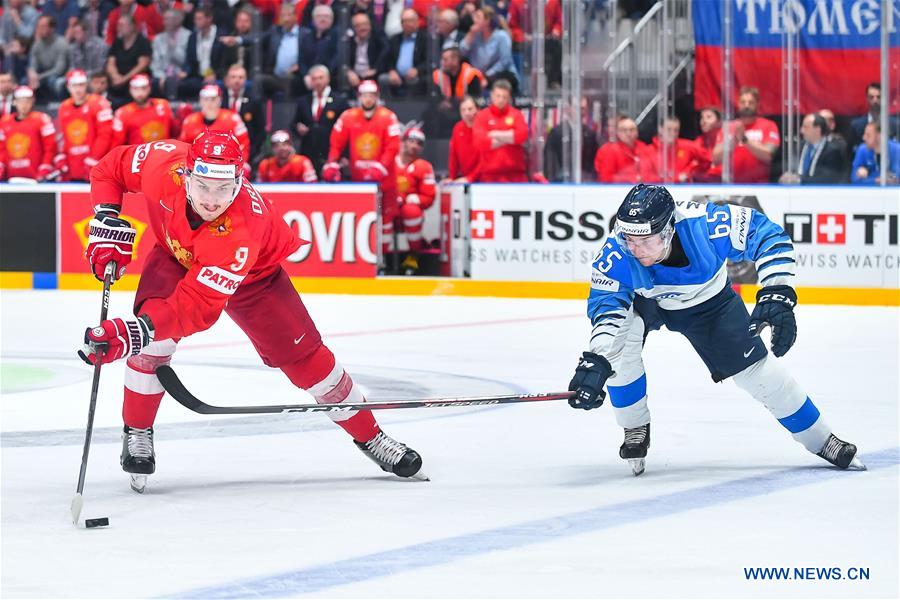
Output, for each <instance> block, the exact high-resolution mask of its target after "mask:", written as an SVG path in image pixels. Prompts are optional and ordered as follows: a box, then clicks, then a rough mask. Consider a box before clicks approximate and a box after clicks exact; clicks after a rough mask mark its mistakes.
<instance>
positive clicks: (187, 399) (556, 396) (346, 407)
mask: <svg viewBox="0 0 900 600" xmlns="http://www.w3.org/2000/svg"><path fill="white" fill-rule="evenodd" d="M156 377H157V378H158V379H159V381H160V383H161V384H162V386H163V388H165V390H166V391H167V392H168V393H169V395H170V396H172V397H173V398H175V400H177V401H178V403H179V404H181V405H182V406H184V407H185V408H188V409H190V410H192V411H194V412H196V413H200V414H202V415H238V414H245V415H248V414H249V415H253V414H262V413H291V412H348V411H353V410H388V409H397V408H438V407H444V408H447V407H458V406H492V405H496V404H513V403H518V402H545V401H548V400H568V399H569V398H571V397H572V395H573V392H559V393H550V394H513V395H509V396H477V397H472V398H433V399H429V400H410V401H405V402H365V403H357V404H348V403H343V404H277V405H269V406H212V405H210V404H206V403H205V402H203V401H202V400H200V399H199V398H197V397H196V396H194V395H193V394H191V392H190V391H188V389H187V388H186V387H185V386H184V384H183V383H181V380H180V379H178V375H176V374H175V371H174V370H173V369H172V367H170V366H168V365H163V366H161V367H157V369H156Z"/></svg>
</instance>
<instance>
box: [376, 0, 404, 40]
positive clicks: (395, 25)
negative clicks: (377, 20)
mask: <svg viewBox="0 0 900 600" xmlns="http://www.w3.org/2000/svg"><path fill="white" fill-rule="evenodd" d="M385 6H386V7H387V11H386V13H387V14H386V15H385V17H384V24H383V25H382V28H383V29H384V35H386V36H387V38H388V39H391V38H392V37H394V36H395V35H399V34H401V33H403V25H402V23H401V21H400V17H401V15H402V13H403V9H404V8H407V6H406V0H385Z"/></svg>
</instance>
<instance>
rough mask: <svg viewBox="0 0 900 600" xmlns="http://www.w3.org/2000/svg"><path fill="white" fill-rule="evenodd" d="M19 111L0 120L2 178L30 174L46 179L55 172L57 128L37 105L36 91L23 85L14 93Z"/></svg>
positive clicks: (0, 168) (1, 179)
mask: <svg viewBox="0 0 900 600" xmlns="http://www.w3.org/2000/svg"><path fill="white" fill-rule="evenodd" d="M13 102H14V103H15V105H16V113H15V114H12V115H6V116H4V117H3V118H2V119H0V181H5V180H6V179H8V178H10V177H26V178H28V179H36V180H38V181H43V180H45V179H46V178H47V176H48V175H50V174H51V173H52V172H53V156H54V155H55V154H56V128H54V127H53V121H52V120H51V119H50V117H49V116H47V115H46V114H44V113H42V112H38V111H36V110H32V109H33V108H34V90H32V89H31V88H30V87H28V86H25V85H20V86H19V87H17V88H16V90H15V91H14V92H13Z"/></svg>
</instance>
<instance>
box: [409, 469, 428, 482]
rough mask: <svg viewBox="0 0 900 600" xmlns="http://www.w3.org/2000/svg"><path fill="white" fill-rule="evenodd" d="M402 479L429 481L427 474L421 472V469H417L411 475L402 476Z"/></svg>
mask: <svg viewBox="0 0 900 600" xmlns="http://www.w3.org/2000/svg"><path fill="white" fill-rule="evenodd" d="M403 479H411V480H413V481H431V478H429V477H428V475H426V474H425V473H423V472H422V471H421V469H420V470H419V472H418V473H416V474H415V475H413V476H412V477H404V478H403Z"/></svg>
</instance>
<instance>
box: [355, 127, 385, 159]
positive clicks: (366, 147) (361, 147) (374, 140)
mask: <svg viewBox="0 0 900 600" xmlns="http://www.w3.org/2000/svg"><path fill="white" fill-rule="evenodd" d="M355 146H356V154H357V156H359V157H360V158H361V159H363V160H372V159H373V158H376V157H377V156H378V151H379V149H380V146H381V144H380V143H379V141H378V136H376V135H375V134H374V133H369V132H368V131H367V132H366V133H364V134H362V135H361V136H359V137H358V138H357V139H356V144H355Z"/></svg>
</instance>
